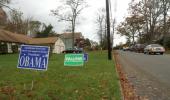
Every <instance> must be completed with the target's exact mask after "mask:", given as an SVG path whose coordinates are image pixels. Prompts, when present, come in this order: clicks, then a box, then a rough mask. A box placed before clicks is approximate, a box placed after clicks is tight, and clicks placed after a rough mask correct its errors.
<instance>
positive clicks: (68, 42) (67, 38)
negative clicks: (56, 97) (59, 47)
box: [59, 32, 84, 49]
mask: <svg viewBox="0 0 170 100" xmlns="http://www.w3.org/2000/svg"><path fill="white" fill-rule="evenodd" d="M59 37H60V38H61V39H62V40H63V42H64V44H65V49H69V48H72V45H73V41H72V33H62V34H61V35H60V36H59ZM82 39H84V37H83V35H82V33H81V32H76V33H74V47H75V46H76V47H79V43H80V41H79V40H82ZM77 41H79V42H77Z"/></svg>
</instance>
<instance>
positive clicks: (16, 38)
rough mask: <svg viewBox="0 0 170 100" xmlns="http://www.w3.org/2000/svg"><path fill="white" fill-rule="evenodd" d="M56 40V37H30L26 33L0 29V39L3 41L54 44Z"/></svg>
mask: <svg viewBox="0 0 170 100" xmlns="http://www.w3.org/2000/svg"><path fill="white" fill-rule="evenodd" d="M57 40H58V37H48V38H31V37H29V36H26V35H22V34H16V33H12V32H9V31H6V30H2V29H0V41H4V42H13V43H24V44H54V43H55V42H56V41H57Z"/></svg>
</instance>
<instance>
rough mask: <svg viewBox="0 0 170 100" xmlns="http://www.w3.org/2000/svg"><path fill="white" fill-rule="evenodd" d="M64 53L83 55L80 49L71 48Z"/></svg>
mask: <svg viewBox="0 0 170 100" xmlns="http://www.w3.org/2000/svg"><path fill="white" fill-rule="evenodd" d="M62 53H83V50H82V49H80V48H69V49H66V50H64V51H63V52H62Z"/></svg>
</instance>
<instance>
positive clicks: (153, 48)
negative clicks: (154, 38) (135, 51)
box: [144, 44, 165, 55]
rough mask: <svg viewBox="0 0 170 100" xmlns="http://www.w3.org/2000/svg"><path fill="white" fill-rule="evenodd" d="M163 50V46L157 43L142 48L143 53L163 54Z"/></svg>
mask: <svg viewBox="0 0 170 100" xmlns="http://www.w3.org/2000/svg"><path fill="white" fill-rule="evenodd" d="M164 52H165V48H164V47H163V46H161V45H159V44H150V45H147V46H146V47H145V48H144V53H145V54H157V53H159V54H161V55H163V54H164Z"/></svg>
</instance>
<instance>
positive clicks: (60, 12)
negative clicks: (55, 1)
mask: <svg viewBox="0 0 170 100" xmlns="http://www.w3.org/2000/svg"><path fill="white" fill-rule="evenodd" d="M86 7H87V4H86V2H85V0H64V1H63V5H62V6H59V7H58V8H57V9H55V10H51V12H52V13H53V15H54V16H56V17H57V18H58V21H67V22H70V24H71V31H72V48H74V33H75V27H76V22H77V17H78V16H79V15H80V13H81V11H82V10H83V9H84V8H86Z"/></svg>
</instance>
